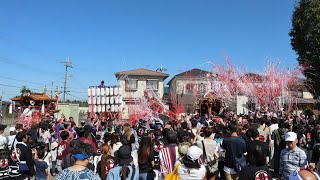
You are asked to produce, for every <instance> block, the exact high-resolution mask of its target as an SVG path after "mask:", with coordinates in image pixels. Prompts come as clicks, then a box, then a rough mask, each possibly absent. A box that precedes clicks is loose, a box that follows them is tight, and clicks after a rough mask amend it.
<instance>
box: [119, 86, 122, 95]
mask: <svg viewBox="0 0 320 180" xmlns="http://www.w3.org/2000/svg"><path fill="white" fill-rule="evenodd" d="M118 91H119V92H118V94H119V95H122V88H121V87H119V90H118Z"/></svg>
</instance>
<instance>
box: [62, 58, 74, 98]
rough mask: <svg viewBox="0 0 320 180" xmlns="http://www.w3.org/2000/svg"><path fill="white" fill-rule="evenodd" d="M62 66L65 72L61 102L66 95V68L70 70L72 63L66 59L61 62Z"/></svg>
mask: <svg viewBox="0 0 320 180" xmlns="http://www.w3.org/2000/svg"><path fill="white" fill-rule="evenodd" d="M61 63H63V64H64V66H65V68H66V70H65V74H64V86H63V102H65V101H66V93H67V79H68V68H72V62H71V61H70V60H69V58H67V59H66V60H65V61H64V62H61Z"/></svg>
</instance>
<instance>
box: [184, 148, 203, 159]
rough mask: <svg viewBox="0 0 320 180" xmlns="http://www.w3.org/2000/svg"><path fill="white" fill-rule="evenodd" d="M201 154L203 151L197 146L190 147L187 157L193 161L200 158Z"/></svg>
mask: <svg viewBox="0 0 320 180" xmlns="http://www.w3.org/2000/svg"><path fill="white" fill-rule="evenodd" d="M202 154H203V151H202V149H201V148H199V147H198V146H191V147H189V149H188V152H187V156H189V158H190V159H191V160H193V161H195V160H197V159H199V158H200V156H201V155H202Z"/></svg>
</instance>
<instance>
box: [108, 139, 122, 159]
mask: <svg viewBox="0 0 320 180" xmlns="http://www.w3.org/2000/svg"><path fill="white" fill-rule="evenodd" d="M121 146H122V143H121V142H117V143H116V144H114V145H113V146H112V151H111V156H112V157H114V152H116V151H118V150H119V148H120V147H121Z"/></svg>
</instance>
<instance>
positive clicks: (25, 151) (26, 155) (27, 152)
mask: <svg viewBox="0 0 320 180" xmlns="http://www.w3.org/2000/svg"><path fill="white" fill-rule="evenodd" d="M16 148H17V152H19V150H20V156H19V159H20V161H26V162H27V165H28V167H29V169H30V174H27V175H28V176H34V173H35V170H34V160H33V157H32V151H31V149H30V147H28V145H25V144H22V143H20V142H18V143H17V146H16Z"/></svg>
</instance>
